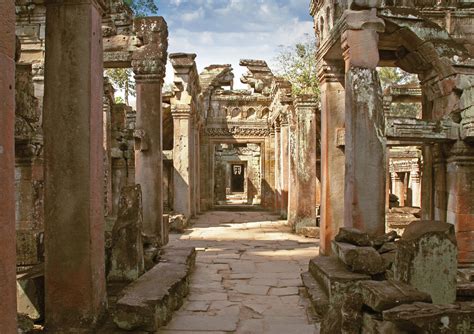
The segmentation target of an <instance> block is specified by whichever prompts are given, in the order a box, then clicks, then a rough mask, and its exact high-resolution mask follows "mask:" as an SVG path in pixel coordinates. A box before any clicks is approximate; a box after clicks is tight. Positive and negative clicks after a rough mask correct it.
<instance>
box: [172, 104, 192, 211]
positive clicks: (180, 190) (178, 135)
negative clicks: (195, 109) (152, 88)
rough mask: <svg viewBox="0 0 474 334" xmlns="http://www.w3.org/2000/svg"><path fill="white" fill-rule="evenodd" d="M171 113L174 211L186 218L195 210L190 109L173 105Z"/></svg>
mask: <svg viewBox="0 0 474 334" xmlns="http://www.w3.org/2000/svg"><path fill="white" fill-rule="evenodd" d="M174 107H175V108H173V109H172V111H171V113H172V115H173V123H174V147H173V167H174V176H173V186H174V191H173V196H174V200H173V203H174V211H175V212H177V213H180V214H183V215H184V216H185V217H186V218H187V219H189V218H191V216H193V213H194V212H195V206H194V203H192V198H194V196H193V194H192V191H193V188H194V185H193V184H191V183H192V181H193V180H192V179H191V173H192V172H194V170H193V169H194V166H193V160H192V155H193V154H192V151H191V150H192V149H193V148H194V147H192V141H191V136H194V134H192V129H191V126H192V124H191V110H190V107H189V106H174Z"/></svg>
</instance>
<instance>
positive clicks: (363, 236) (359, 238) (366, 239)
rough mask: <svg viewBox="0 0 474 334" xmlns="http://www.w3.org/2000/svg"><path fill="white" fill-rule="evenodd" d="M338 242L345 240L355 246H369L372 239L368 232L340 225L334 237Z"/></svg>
mask: <svg viewBox="0 0 474 334" xmlns="http://www.w3.org/2000/svg"><path fill="white" fill-rule="evenodd" d="M335 240H336V241H338V242H346V243H349V244H352V245H356V246H362V247H365V246H371V245H372V241H371V238H370V236H369V234H368V233H365V232H362V231H360V230H358V229H356V228H349V227H341V229H340V230H339V233H338V234H337V235H336V238H335Z"/></svg>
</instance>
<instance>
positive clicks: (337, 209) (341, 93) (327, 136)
mask: <svg viewBox="0 0 474 334" xmlns="http://www.w3.org/2000/svg"><path fill="white" fill-rule="evenodd" d="M343 69H344V67H343V65H342V64H341V63H331V64H329V63H326V64H324V65H322V66H320V68H319V73H318V75H319V81H320V84H321V86H320V87H321V230H320V235H321V248H320V249H321V253H322V254H324V255H329V253H330V252H331V240H333V239H334V237H335V236H336V234H337V233H338V232H339V228H340V227H342V226H343V222H344V201H343V200H342V199H343V198H344V168H345V167H344V160H345V157H344V150H343V148H341V147H340V146H338V145H337V136H338V131H340V130H341V129H344V119H345V114H344V101H345V90H344V86H343V85H342V80H344V79H343V72H344V71H343Z"/></svg>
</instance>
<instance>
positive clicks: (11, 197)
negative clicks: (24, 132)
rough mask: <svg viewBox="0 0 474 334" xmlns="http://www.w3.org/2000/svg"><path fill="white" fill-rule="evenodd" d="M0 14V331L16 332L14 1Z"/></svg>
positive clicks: (0, 6)
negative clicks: (0, 248)
mask: <svg viewBox="0 0 474 334" xmlns="http://www.w3.org/2000/svg"><path fill="white" fill-rule="evenodd" d="M0 13H2V14H1V15H0V73H1V75H0V110H1V111H0V188H1V189H2V190H1V191H0V245H2V250H1V252H0V296H1V298H0V309H1V310H2V311H1V312H0V332H2V333H16V332H17V328H16V316H17V315H16V312H17V310H16V247H15V240H16V236H15V185H14V168H15V153H14V126H15V4H14V2H13V1H2V2H0Z"/></svg>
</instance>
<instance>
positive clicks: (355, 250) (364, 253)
mask: <svg viewBox="0 0 474 334" xmlns="http://www.w3.org/2000/svg"><path fill="white" fill-rule="evenodd" d="M332 249H333V251H334V253H335V254H337V256H338V257H339V259H340V260H341V261H342V262H344V263H345V264H346V265H348V266H349V267H350V269H351V270H352V271H353V272H356V273H361V274H367V275H376V274H381V273H383V272H384V271H385V269H386V265H385V263H384V261H383V259H382V257H381V256H380V254H379V253H378V252H377V251H376V250H375V248H373V247H357V246H354V245H351V244H348V243H344V242H337V241H333V242H332Z"/></svg>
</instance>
